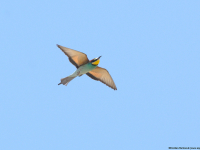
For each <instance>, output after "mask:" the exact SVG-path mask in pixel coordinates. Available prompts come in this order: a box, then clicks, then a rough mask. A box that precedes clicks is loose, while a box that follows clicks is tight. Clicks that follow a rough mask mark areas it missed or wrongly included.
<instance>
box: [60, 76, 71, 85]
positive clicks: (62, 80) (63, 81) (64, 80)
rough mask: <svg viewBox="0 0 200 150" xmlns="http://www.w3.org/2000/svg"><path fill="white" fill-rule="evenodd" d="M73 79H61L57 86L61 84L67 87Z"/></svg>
mask: <svg viewBox="0 0 200 150" xmlns="http://www.w3.org/2000/svg"><path fill="white" fill-rule="evenodd" d="M74 78H75V77H66V78H62V79H61V82H60V83H59V84H58V85H60V84H63V85H67V84H68V83H69V82H70V81H71V80H72V79H74Z"/></svg>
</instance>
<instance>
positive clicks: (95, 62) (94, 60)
mask: <svg viewBox="0 0 200 150" xmlns="http://www.w3.org/2000/svg"><path fill="white" fill-rule="evenodd" d="M100 57H101V56H99V57H98V58H94V59H92V60H90V62H91V63H92V64H93V65H95V66H97V65H98V64H99V62H100Z"/></svg>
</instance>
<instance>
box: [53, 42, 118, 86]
mask: <svg viewBox="0 0 200 150" xmlns="http://www.w3.org/2000/svg"><path fill="white" fill-rule="evenodd" d="M57 46H58V47H59V48H60V49H61V50H62V51H63V52H64V53H65V55H67V56H68V58H69V61H70V62H71V63H72V64H73V65H74V66H76V68H77V70H76V71H75V72H74V73H73V74H71V75H70V76H68V77H66V78H62V79H61V82H60V83H59V84H58V85H60V84H63V85H67V84H68V83H69V82H70V81H71V80H72V79H74V78H75V77H77V76H79V77H80V76H82V75H83V74H87V75H88V76H89V77H90V78H92V79H94V80H97V81H101V82H102V83H104V84H106V85H107V86H109V87H111V88H112V89H114V90H117V87H116V85H115V83H114V81H113V79H112V77H111V76H110V74H109V72H108V71H107V70H106V69H104V68H101V67H98V66H97V65H98V64H99V62H100V57H101V56H99V57H98V58H94V59H92V60H90V61H89V60H88V58H87V55H86V54H84V53H82V52H79V51H76V50H73V49H70V48H66V47H63V46H60V45H57Z"/></svg>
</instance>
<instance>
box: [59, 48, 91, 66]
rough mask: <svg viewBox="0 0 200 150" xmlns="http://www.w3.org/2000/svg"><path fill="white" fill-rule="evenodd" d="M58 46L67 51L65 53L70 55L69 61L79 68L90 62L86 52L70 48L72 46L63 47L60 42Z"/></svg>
mask: <svg viewBox="0 0 200 150" xmlns="http://www.w3.org/2000/svg"><path fill="white" fill-rule="evenodd" d="M57 46H58V47H59V48H60V49H61V50H62V51H63V52H64V53H65V55H67V56H68V58H69V61H70V62H71V63H72V64H73V65H74V66H76V68H78V67H80V66H82V65H84V64H87V63H88V62H89V60H88V58H87V55H86V54H84V53H82V52H79V51H76V50H73V49H70V48H67V47H63V46H61V45H58V44H57Z"/></svg>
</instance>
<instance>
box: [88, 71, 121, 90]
mask: <svg viewBox="0 0 200 150" xmlns="http://www.w3.org/2000/svg"><path fill="white" fill-rule="evenodd" d="M87 75H88V76H89V77H90V78H92V79H94V80H97V81H101V82H102V83H104V84H106V85H107V86H109V87H111V88H112V89H114V90H117V87H116V85H115V83H114V81H113V79H112V77H111V76H110V74H109V72H108V71H107V70H106V69H104V68H101V67H96V68H95V69H94V70H92V71H90V72H88V73H87Z"/></svg>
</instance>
